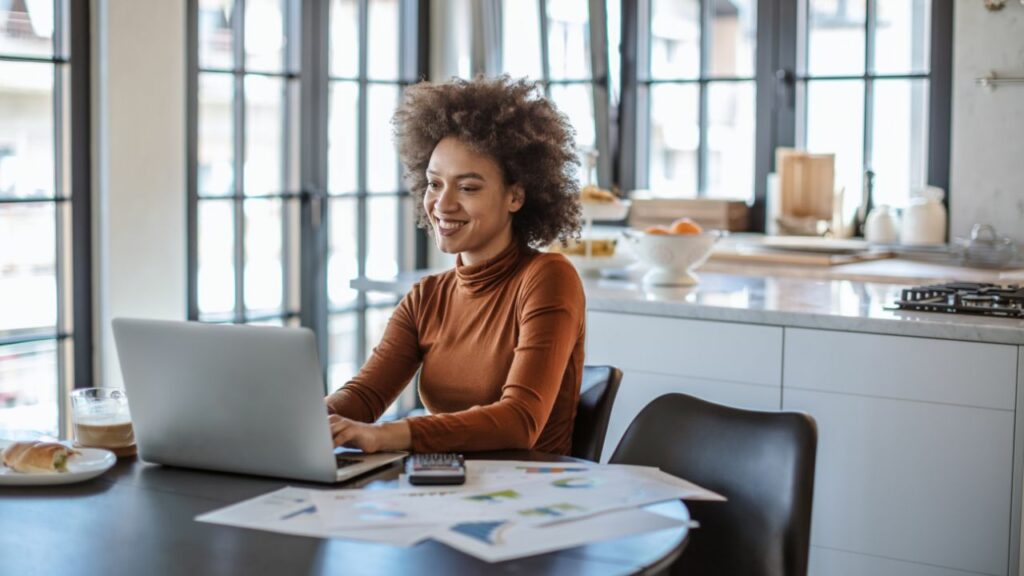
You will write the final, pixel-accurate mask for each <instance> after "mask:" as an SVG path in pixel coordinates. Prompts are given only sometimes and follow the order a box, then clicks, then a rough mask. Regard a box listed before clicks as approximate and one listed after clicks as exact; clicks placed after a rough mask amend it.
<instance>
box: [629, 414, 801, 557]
mask: <svg viewBox="0 0 1024 576" xmlns="http://www.w3.org/2000/svg"><path fill="white" fill-rule="evenodd" d="M817 442H818V433H817V426H816V424H815V422H814V419H813V418H812V417H810V416H809V415H807V414H802V413H797V412H755V411H751V410H741V409H738V408H730V407H728V406H722V405H719V404H714V403H711V402H706V401H704V400H700V399H698V398H694V397H692V396H687V395H685V394H667V395H665V396H661V397H659V398H656V399H655V400H654V401H653V402H651V403H650V404H648V405H647V407H646V408H644V409H643V410H642V411H641V412H640V414H638V415H637V417H636V418H635V419H634V420H633V423H632V424H631V425H630V426H629V429H628V430H626V434H625V435H624V436H623V437H622V441H621V442H619V445H618V447H617V448H616V449H615V453H614V454H613V455H612V457H611V462H613V463H624V464H642V465H647V466H657V467H659V468H661V469H662V470H664V471H666V472H669V473H670V474H673V475H675V476H678V477H680V478H684V479H686V480H690V481H691V482H696V483H697V484H700V485H701V486H704V487H705V488H708V489H710V490H714V491H715V492H718V493H719V494H722V495H723V496H725V497H726V498H728V502H688V503H687V506H688V507H689V508H690V515H691V517H692V518H693V519H694V520H696V521H697V522H699V523H700V528H698V529H696V530H694V531H693V532H691V534H690V540H689V542H688V543H687V547H686V550H684V551H683V554H682V556H680V557H679V559H678V560H677V561H676V564H675V565H673V568H672V571H673V573H679V574H688V575H693V574H747V575H752V576H753V575H764V576H768V575H771V576H776V575H778V576H782V575H786V576H804V575H805V574H806V573H807V553H808V546H809V543H810V534H811V504H812V498H813V495H814V460H815V453H816V450H817Z"/></svg>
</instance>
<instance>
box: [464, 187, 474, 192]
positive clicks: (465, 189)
mask: <svg viewBox="0 0 1024 576" xmlns="http://www.w3.org/2000/svg"><path fill="white" fill-rule="evenodd" d="M477 190H478V188H466V187H462V188H459V191H460V192H476V191H477Z"/></svg>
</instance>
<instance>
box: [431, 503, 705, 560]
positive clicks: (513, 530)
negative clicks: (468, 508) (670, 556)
mask: <svg viewBox="0 0 1024 576" xmlns="http://www.w3.org/2000/svg"><path fill="white" fill-rule="evenodd" d="M685 525H686V521H685V520H679V519H674V518H669V517H667V516H662V515H661V514H655V513H653V512H648V511H646V510H639V509H628V510H618V511H614V512H608V513H606V514H600V515H598V516H592V517H590V518H586V519H583V520H575V521H572V522H568V523H565V524H558V525H555V526H549V527H544V528H538V527H531V526H524V525H517V524H515V523H512V522H473V523H462V524H456V525H454V526H452V527H451V528H449V529H447V530H439V531H438V532H437V533H436V534H434V536H433V538H434V539H435V540H437V541H439V542H442V543H444V544H447V545H448V546H451V547H452V548H455V549H456V550H459V551H461V552H464V553H466V554H470V555H472V556H475V557H477V558H479V559H481V560H483V561H485V562H502V561H505V560H513V559H515V558H524V557H526V556H533V555H535V554H544V553H546V552H554V551H555V550H564V549H566V548H573V547H575V546H581V545H583V544H589V543H591V542H600V541H602V540H611V539H614V538H622V537H625V536H632V535H634V534H642V533H646V532H653V531H656V530H664V529H667V528H675V529H680V528H681V527H683V526H685Z"/></svg>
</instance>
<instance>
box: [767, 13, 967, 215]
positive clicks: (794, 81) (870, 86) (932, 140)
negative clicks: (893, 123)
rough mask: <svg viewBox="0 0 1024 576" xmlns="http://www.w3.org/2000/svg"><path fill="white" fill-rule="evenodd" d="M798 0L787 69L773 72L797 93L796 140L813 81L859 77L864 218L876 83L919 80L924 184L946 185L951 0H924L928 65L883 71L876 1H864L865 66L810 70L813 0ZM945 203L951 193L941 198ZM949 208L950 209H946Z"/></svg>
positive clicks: (803, 133)
mask: <svg viewBox="0 0 1024 576" xmlns="http://www.w3.org/2000/svg"><path fill="white" fill-rule="evenodd" d="M787 1H788V2H796V6H795V7H792V8H791V10H792V11H793V13H795V15H796V22H795V34H794V36H793V38H795V39H796V41H795V44H796V45H795V47H794V49H793V55H794V56H795V59H794V61H793V62H792V63H791V64H790V67H789V68H788V69H787V70H784V71H782V72H780V73H778V74H777V77H778V78H780V79H781V80H782V81H783V82H785V83H786V92H790V93H795V95H794V96H791V97H790V101H791V105H792V106H793V108H794V122H795V127H794V129H793V135H794V139H793V141H794V143H795V144H796V145H801V144H804V143H806V141H807V130H808V120H807V113H808V106H807V91H808V88H809V86H810V85H811V83H815V82H840V81H857V82H862V83H863V84H862V86H863V87H864V95H863V98H864V101H863V120H862V122H863V125H862V126H861V139H862V147H861V172H860V173H861V176H862V177H863V181H864V182H865V183H866V185H867V190H862V197H863V199H864V200H863V204H862V206H861V210H860V211H859V212H858V219H859V220H861V221H862V220H863V218H864V216H866V213H867V212H868V211H870V210H871V208H872V207H873V205H874V198H873V195H872V192H871V184H870V182H871V180H872V176H873V174H874V170H873V166H872V162H871V158H872V155H873V154H872V153H873V149H874V140H875V139H874V135H875V134H874V110H875V97H874V94H875V92H874V88H875V83H876V82H877V81H883V82H885V81H889V80H908V81H915V80H923V81H926V82H928V120H927V124H928V140H927V142H925V143H924V144H925V150H926V158H925V159H924V161H925V162H926V168H925V184H927V185H931V186H937V187H939V188H942V189H943V190H944V191H948V190H949V161H950V126H951V120H952V118H951V113H952V109H951V96H950V91H951V87H950V84H951V69H952V46H953V42H952V38H953V2H952V1H951V0H928V1H929V2H930V3H931V20H930V22H929V27H930V32H929V35H930V37H929V44H928V46H929V53H928V70H927V71H926V72H903V73H885V72H881V73H880V72H876V70H875V67H876V65H877V60H876V53H875V48H876V45H875V40H876V39H877V35H876V30H877V24H878V20H877V16H878V1H879V0H865V13H864V24H863V26H864V70H863V72H862V73H860V74H813V73H811V72H809V71H808V58H809V55H808V52H809V48H808V41H809V39H808V34H809V28H810V25H809V22H810V18H811V14H810V6H809V3H810V2H811V0H787ZM943 202H944V203H945V204H946V205H947V208H948V202H949V194H946V195H945V197H944V198H943ZM947 213H948V211H947Z"/></svg>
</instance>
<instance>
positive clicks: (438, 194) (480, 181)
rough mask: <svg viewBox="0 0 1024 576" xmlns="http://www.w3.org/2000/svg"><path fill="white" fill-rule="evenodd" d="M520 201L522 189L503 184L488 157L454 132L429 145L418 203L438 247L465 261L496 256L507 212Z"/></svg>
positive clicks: (506, 230)
mask: <svg viewBox="0 0 1024 576" xmlns="http://www.w3.org/2000/svg"><path fill="white" fill-rule="evenodd" d="M522 206H523V190H522V188H521V187H519V186H517V185H506V184H505V179H504V176H503V174H502V171H501V167H500V166H498V163H497V162H495V161H494V159H493V158H491V157H490V156H488V155H486V154H481V153H479V152H476V151H474V150H473V149H472V148H470V147H469V146H468V145H466V144H464V143H462V142H461V141H459V140H458V139H456V138H454V137H447V138H445V139H443V140H441V141H440V142H438V143H437V146H435V147H434V152H433V154H431V156H430V164H429V165H428V166H427V190H426V193H425V194H424V195H423V208H424V210H425V211H426V213H427V217H428V219H429V220H430V225H431V227H432V228H433V229H434V241H435V242H436V243H437V247H438V249H439V250H441V251H442V252H446V253H448V254H459V255H461V256H462V263H463V264H467V265H468V264H475V263H477V262H481V261H483V260H486V259H488V258H493V257H494V256H497V255H498V254H500V253H501V251H502V250H504V249H505V248H506V247H507V246H508V245H509V243H510V242H512V215H513V214H514V213H515V212H517V211H518V210H519V209H520V208H522Z"/></svg>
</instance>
